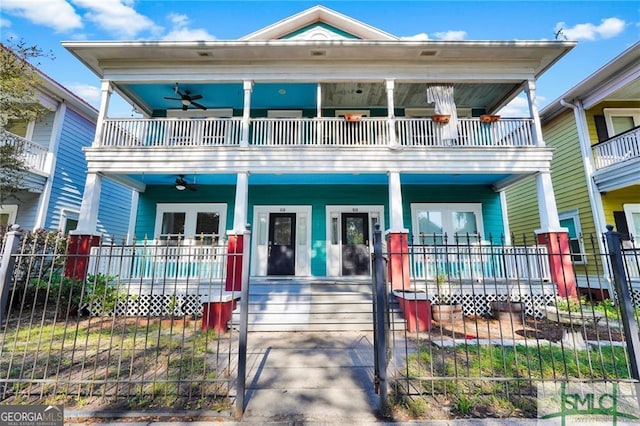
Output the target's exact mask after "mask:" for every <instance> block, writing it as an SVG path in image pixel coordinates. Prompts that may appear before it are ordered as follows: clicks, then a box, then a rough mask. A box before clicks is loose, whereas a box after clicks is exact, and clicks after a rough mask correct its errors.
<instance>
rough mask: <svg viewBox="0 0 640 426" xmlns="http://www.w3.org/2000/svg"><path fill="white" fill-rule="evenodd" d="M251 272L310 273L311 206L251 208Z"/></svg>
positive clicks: (273, 274)
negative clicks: (253, 224)
mask: <svg viewBox="0 0 640 426" xmlns="http://www.w3.org/2000/svg"><path fill="white" fill-rule="evenodd" d="M253 218H254V220H253V222H254V223H255V229H254V233H253V243H252V257H251V275H253V276H283V275H284V276H287V275H289V276H290V275H295V276H309V275H311V206H255V207H254V208H253Z"/></svg>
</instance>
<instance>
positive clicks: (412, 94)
mask: <svg viewBox="0 0 640 426" xmlns="http://www.w3.org/2000/svg"><path fill="white" fill-rule="evenodd" d="M175 83H176V82H167V83H153V84H123V85H120V89H121V90H122V91H123V92H125V93H126V94H127V95H128V97H129V98H131V99H135V100H136V103H137V104H138V105H140V106H141V107H142V109H144V110H149V111H154V110H155V111H163V110H167V109H179V108H180V107H181V104H180V101H177V100H169V99H165V97H176V95H175V93H174V88H175ZM180 90H181V91H185V90H188V91H189V92H190V93H191V94H192V95H196V94H199V95H202V99H200V100H199V101H198V102H199V103H201V104H203V105H205V106H206V107H207V108H209V109H216V108H220V109H222V108H233V109H235V110H242V108H243V104H244V92H243V88H242V83H218V84H203V83H198V84H195V83H180ZM521 90H522V88H521V82H517V83H491V84H486V83H456V84H454V96H455V102H456V105H457V107H458V108H464V109H471V108H477V109H481V110H485V111H487V112H495V110H496V109H497V108H499V107H501V106H502V105H503V104H504V103H505V100H507V101H508V100H510V99H512V98H513V97H515V96H516V95H517V94H518V93H519V92H520V91H521ZM321 92H322V99H321V105H322V107H323V108H336V109H340V108H343V109H344V108H351V109H356V108H385V107H386V106H387V93H386V89H385V84H384V82H382V81H380V82H362V83H358V82H339V83H322V84H321ZM426 93H427V83H397V84H396V86H395V89H394V103H395V105H396V107H397V108H429V107H431V108H433V104H428V103H427V95H426ZM251 107H252V108H253V109H311V110H315V109H316V107H317V83H256V84H255V85H254V87H253V92H252V94H251Z"/></svg>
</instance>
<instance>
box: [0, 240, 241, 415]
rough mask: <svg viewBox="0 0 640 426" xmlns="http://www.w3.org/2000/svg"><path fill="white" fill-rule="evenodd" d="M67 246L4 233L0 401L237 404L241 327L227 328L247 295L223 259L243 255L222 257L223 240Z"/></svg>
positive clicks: (93, 405) (79, 405)
mask: <svg viewBox="0 0 640 426" xmlns="http://www.w3.org/2000/svg"><path fill="white" fill-rule="evenodd" d="M68 251H69V240H68V239H67V238H66V237H65V236H63V235H62V234H60V233H57V232H45V231H42V232H38V233H25V234H24V235H22V233H21V232H19V231H16V232H9V233H7V237H6V244H5V251H4V253H3V256H2V258H1V259H2V263H1V264H0V265H1V268H0V294H1V295H2V299H0V301H1V306H2V309H0V402H1V403H3V404H24V403H40V404H53V403H55V404H64V405H65V406H66V407H67V408H71V409H74V408H75V409H99V408H105V407H108V408H110V409H136V408H139V409H142V408H144V409H149V408H156V409H178V408H179V409H183V410H185V409H186V410H189V409H210V410H225V409H232V408H233V404H234V402H235V401H236V397H237V392H238V391H239V390H238V388H237V372H238V364H239V362H241V361H239V358H238V351H239V348H238V341H239V333H238V332H237V331H235V330H227V324H228V320H229V319H230V315H231V310H232V309H233V308H234V307H235V305H236V303H239V302H238V299H240V292H239V291H234V290H229V291H227V290H225V287H226V279H227V270H226V265H227V261H228V260H229V259H230V258H231V257H233V256H240V255H241V254H235V253H227V246H226V245H225V242H224V241H221V243H220V244H217V245H200V244H196V243H193V244H189V243H188V242H185V241H179V242H178V244H176V242H174V241H163V242H155V241H143V242H138V243H134V244H123V245H114V244H108V243H105V244H102V245H99V246H97V247H94V248H92V250H91V253H90V255H88V256H75V257H74V256H70V255H69V254H68ZM245 267H246V265H245ZM78 268H86V269H87V270H86V274H80V275H82V277H79V276H78V274H77V270H78ZM70 272H71V273H70ZM240 391H243V390H242V389H241V390H240Z"/></svg>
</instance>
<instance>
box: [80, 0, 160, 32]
mask: <svg viewBox="0 0 640 426" xmlns="http://www.w3.org/2000/svg"><path fill="white" fill-rule="evenodd" d="M72 1H73V3H74V4H75V5H76V6H78V7H81V8H83V9H86V12H85V14H84V18H86V19H87V20H88V21H91V22H93V23H94V24H96V25H97V26H99V27H100V28H102V29H104V30H105V31H108V32H110V33H112V34H114V35H116V36H118V37H124V38H134V37H136V36H138V34H140V33H141V32H144V31H151V32H152V33H157V32H158V31H160V30H161V29H160V28H159V27H158V26H157V25H156V24H154V22H153V21H152V20H151V19H149V18H148V17H146V16H144V15H141V14H139V13H138V12H136V10H135V9H134V8H133V7H131V4H132V2H131V1H130V0H72Z"/></svg>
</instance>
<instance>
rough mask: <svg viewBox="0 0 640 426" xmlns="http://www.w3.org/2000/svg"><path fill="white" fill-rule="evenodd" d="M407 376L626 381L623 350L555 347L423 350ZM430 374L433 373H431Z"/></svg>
mask: <svg viewBox="0 0 640 426" xmlns="http://www.w3.org/2000/svg"><path fill="white" fill-rule="evenodd" d="M409 368H410V370H409V371H410V375H411V376H432V377H456V376H463V377H468V378H487V377H510V378H526V379H558V378H560V379H561V378H568V379H571V378H575V379H584V378H591V379H605V378H606V379H626V378H628V377H629V375H628V369H627V361H626V355H625V350H624V349H623V348H621V347H613V346H603V347H602V348H601V350H593V349H592V350H580V351H570V350H567V349H563V348H561V347H558V346H551V345H544V346H540V347H526V346H522V345H519V346H514V347H509V346H506V347H505V346H494V345H460V346H457V347H456V348H455V349H454V348H444V349H440V348H434V347H431V346H423V347H421V348H420V350H419V352H418V354H415V355H412V356H410V357H409ZM432 371H433V373H432Z"/></svg>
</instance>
